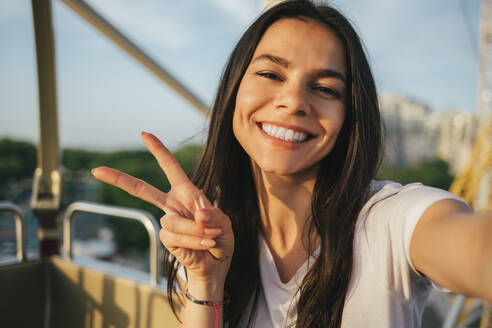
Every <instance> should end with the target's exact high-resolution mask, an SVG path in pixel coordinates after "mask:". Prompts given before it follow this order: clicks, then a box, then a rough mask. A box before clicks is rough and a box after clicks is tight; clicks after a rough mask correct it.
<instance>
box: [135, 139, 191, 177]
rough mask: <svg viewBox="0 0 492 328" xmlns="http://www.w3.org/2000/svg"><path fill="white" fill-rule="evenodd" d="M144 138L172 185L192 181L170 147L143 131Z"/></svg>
mask: <svg viewBox="0 0 492 328" xmlns="http://www.w3.org/2000/svg"><path fill="white" fill-rule="evenodd" d="M142 140H143V142H144V143H145V146H146V147H147V149H148V150H149V151H150V152H151V153H152V155H154V157H155V158H156V159H157V162H158V163H159V166H160V167H161V168H162V170H163V171H164V173H165V174H166V176H167V178H168V180H169V183H171V186H177V185H179V184H183V183H191V181H190V179H188V176H187V175H186V173H185V172H184V171H183V168H182V167H181V165H179V163H178V161H177V160H176V158H174V156H173V154H171V152H170V151H169V149H167V148H166V146H164V144H163V143H162V142H161V141H160V140H159V139H158V138H157V137H156V136H154V135H153V134H151V133H147V132H142Z"/></svg>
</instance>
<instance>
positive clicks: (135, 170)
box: [0, 139, 453, 249]
mask: <svg viewBox="0 0 492 328" xmlns="http://www.w3.org/2000/svg"><path fill="white" fill-rule="evenodd" d="M202 151H203V148H202V146H199V145H187V146H183V147H181V148H180V149H178V150H177V151H176V152H174V155H175V157H176V159H177V160H178V162H179V163H180V164H181V166H182V167H183V169H184V171H185V172H186V174H187V175H188V176H190V177H191V176H192V175H193V173H194V171H195V169H196V166H197V164H198V161H199V157H200V156H201V153H202ZM62 164H63V166H64V168H65V172H67V173H77V172H79V173H80V172H83V173H86V174H88V172H89V171H90V169H92V168H94V167H97V166H102V165H104V166H109V167H113V168H116V169H118V170H121V171H123V172H125V173H127V174H130V175H133V176H135V177H137V178H139V179H142V180H144V181H147V182H148V183H150V184H152V185H153V186H155V187H156V188H158V189H160V190H162V191H168V190H169V189H170V185H169V182H168V180H167V179H166V177H165V175H164V173H163V172H162V170H161V169H160V167H159V165H158V164H157V161H156V160H155V159H154V158H153V157H152V155H151V154H150V153H149V152H148V151H146V150H130V151H116V152H95V151H87V150H81V149H65V150H63V152H62ZM35 167H36V148H35V146H34V145H33V144H31V143H29V142H23V141H14V140H11V139H0V186H5V185H6V184H8V182H9V181H12V180H14V181H18V180H21V179H25V178H30V177H32V175H33V172H34V169H35ZM67 176H68V174H67ZM378 179H384V180H393V181H397V182H400V183H402V184H406V183H411V182H422V183H423V184H425V185H428V186H433V187H437V188H441V189H448V188H449V186H450V184H451V182H452V180H453V176H452V175H451V174H450V173H449V167H448V164H447V163H446V162H444V161H442V160H440V159H432V160H426V161H424V162H421V163H418V164H415V165H412V166H407V167H398V166H385V167H382V168H381V169H380V171H379V173H378ZM92 182H94V180H92ZM70 183H74V182H73V181H70ZM1 196H2V195H1V194H0V197H1ZM96 200H97V201H98V202H101V203H104V204H111V205H117V206H124V207H131V208H137V209H141V210H144V211H147V212H149V213H151V214H152V215H153V216H154V217H155V218H156V219H159V218H160V217H161V216H162V215H163V212H162V211H161V210H160V209H158V208H157V207H155V206H153V205H150V204H148V203H146V202H144V201H142V200H139V199H137V198H135V197H133V196H130V195H129V194H127V193H126V192H124V191H121V190H119V189H118V188H115V187H113V186H110V185H107V184H105V183H100V182H97V198H96ZM109 222H112V223H111V225H113V230H114V232H115V239H116V242H117V243H118V245H119V247H120V248H122V249H125V248H128V247H133V246H137V247H138V248H140V249H145V248H146V247H147V246H148V237H147V234H146V231H145V229H143V228H142V227H141V225H140V224H139V223H136V222H131V221H127V220H110V221H109Z"/></svg>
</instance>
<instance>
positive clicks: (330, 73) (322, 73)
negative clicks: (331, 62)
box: [253, 54, 346, 84]
mask: <svg viewBox="0 0 492 328" xmlns="http://www.w3.org/2000/svg"><path fill="white" fill-rule="evenodd" d="M261 60H268V61H271V62H273V63H275V64H279V65H280V66H282V67H285V68H288V67H289V64H290V63H289V61H288V60H287V59H285V58H282V57H279V56H275V55H271V54H261V55H259V56H258V57H256V58H255V59H253V63H254V62H257V61H261ZM314 75H315V76H316V77H332V78H335V79H338V80H340V81H342V82H343V83H344V84H345V83H346V80H345V76H343V74H342V73H340V72H339V71H337V70H334V69H330V68H326V69H319V70H316V72H315V73H314Z"/></svg>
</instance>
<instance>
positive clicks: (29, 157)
mask: <svg viewBox="0 0 492 328" xmlns="http://www.w3.org/2000/svg"><path fill="white" fill-rule="evenodd" d="M0 154H1V155H0V185H2V186H3V185H5V184H6V183H7V182H9V181H12V180H21V179H25V178H31V177H32V176H33V174H34V169H35V168H36V147H34V145H33V144H31V143H29V142H26V141H15V140H12V139H8V138H3V139H0Z"/></svg>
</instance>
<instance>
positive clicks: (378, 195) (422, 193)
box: [355, 181, 464, 299]
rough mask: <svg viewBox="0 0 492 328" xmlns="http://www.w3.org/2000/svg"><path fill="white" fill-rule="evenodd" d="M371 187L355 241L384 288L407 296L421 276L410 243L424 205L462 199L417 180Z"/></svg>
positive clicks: (379, 184) (421, 215)
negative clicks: (412, 258)
mask: <svg viewBox="0 0 492 328" xmlns="http://www.w3.org/2000/svg"><path fill="white" fill-rule="evenodd" d="M371 187H372V188H373V193H372V195H371V196H370V198H369V199H368V201H367V202H366V204H365V206H364V207H363V209H362V211H361V213H360V215H359V221H358V228H357V231H356V239H355V242H356V244H357V245H358V247H360V251H361V255H360V256H365V255H363V254H367V261H369V262H368V263H370V264H371V265H370V266H371V267H372V268H373V271H374V272H375V274H376V275H377V276H378V277H379V278H380V279H381V280H382V281H384V285H385V286H386V288H389V289H390V290H393V291H396V292H398V293H399V294H400V295H403V296H404V298H406V299H408V298H410V297H411V296H412V295H413V296H415V292H416V289H415V288H412V287H411V286H413V285H414V283H416V282H417V280H419V279H420V278H422V276H421V275H420V273H419V272H418V271H417V270H416V269H415V267H414V265H413V263H412V261H411V257H410V242H411V239H412V235H413V233H414V230H415V227H416V225H417V223H418V222H419V220H420V219H421V217H423V214H424V212H426V210H427V209H428V208H430V207H432V205H433V204H435V203H438V202H439V203H440V201H441V200H444V199H450V200H452V201H453V202H460V203H464V202H463V201H462V200H461V199H460V198H458V197H457V196H455V195H453V194H451V193H449V192H448V191H445V190H441V189H437V188H433V187H428V186H424V185H422V184H421V183H412V184H408V185H404V186H403V185H401V184H398V183H395V182H392V181H380V182H374V183H373V185H372V186H371ZM364 250H365V251H364ZM423 283H424V285H428V283H426V282H423ZM424 289H426V288H424ZM418 293H420V292H418ZM418 293H417V294H418Z"/></svg>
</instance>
